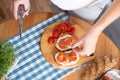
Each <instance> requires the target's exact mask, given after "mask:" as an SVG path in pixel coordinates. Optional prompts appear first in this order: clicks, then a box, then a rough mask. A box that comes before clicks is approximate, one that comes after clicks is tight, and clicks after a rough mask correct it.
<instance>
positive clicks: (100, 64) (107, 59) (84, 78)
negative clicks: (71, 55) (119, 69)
mask: <svg viewBox="0 0 120 80" xmlns="http://www.w3.org/2000/svg"><path fill="white" fill-rule="evenodd" d="M117 61H118V59H117V56H115V55H106V56H103V57H99V58H96V59H95V60H93V61H92V62H91V64H90V65H89V66H86V67H85V68H84V69H83V70H82V72H81V77H80V80H96V79H97V78H99V77H100V76H101V75H103V74H104V73H105V72H106V71H108V70H109V69H111V68H112V67H113V66H114V65H115V64H116V63H117Z"/></svg>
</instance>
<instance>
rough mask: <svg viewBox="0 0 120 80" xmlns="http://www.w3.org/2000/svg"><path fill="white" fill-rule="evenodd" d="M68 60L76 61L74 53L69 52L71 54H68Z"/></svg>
mask: <svg viewBox="0 0 120 80" xmlns="http://www.w3.org/2000/svg"><path fill="white" fill-rule="evenodd" d="M69 60H70V61H76V60H77V55H76V53H75V52H71V53H70V54H69Z"/></svg>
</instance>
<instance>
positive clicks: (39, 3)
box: [0, 0, 52, 23]
mask: <svg viewBox="0 0 120 80" xmlns="http://www.w3.org/2000/svg"><path fill="white" fill-rule="evenodd" d="M12 3H13V0H7V1H6V0H0V8H1V10H2V12H4V15H5V19H2V18H0V23H2V22H4V21H7V20H9V19H13V18H14V16H13V13H12V11H11V4H12ZM30 4H31V9H30V13H36V12H52V9H51V7H50V4H49V0H30Z"/></svg>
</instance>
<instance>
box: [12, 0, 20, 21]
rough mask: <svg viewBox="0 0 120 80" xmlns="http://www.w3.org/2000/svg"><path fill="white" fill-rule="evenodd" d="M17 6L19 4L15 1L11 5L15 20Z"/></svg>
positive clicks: (16, 17)
mask: <svg viewBox="0 0 120 80" xmlns="http://www.w3.org/2000/svg"><path fill="white" fill-rule="evenodd" d="M18 6H19V4H18V3H16V1H15V2H14V5H13V8H14V9H13V14H14V17H15V19H16V20H17V19H18V13H17V11H18Z"/></svg>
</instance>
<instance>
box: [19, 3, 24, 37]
mask: <svg viewBox="0 0 120 80" xmlns="http://www.w3.org/2000/svg"><path fill="white" fill-rule="evenodd" d="M24 12H25V7H24V5H22V4H20V5H19V7H18V24H19V33H20V38H22V27H23V21H24Z"/></svg>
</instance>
